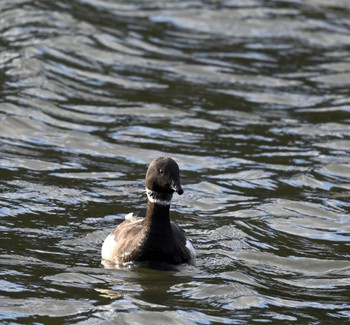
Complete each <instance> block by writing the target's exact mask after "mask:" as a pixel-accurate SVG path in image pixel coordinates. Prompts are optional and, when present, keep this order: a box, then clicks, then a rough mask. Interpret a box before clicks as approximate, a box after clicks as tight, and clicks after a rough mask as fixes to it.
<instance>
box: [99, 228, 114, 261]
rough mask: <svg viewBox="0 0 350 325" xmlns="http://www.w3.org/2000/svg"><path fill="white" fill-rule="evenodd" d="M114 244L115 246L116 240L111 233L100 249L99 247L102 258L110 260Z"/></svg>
mask: <svg viewBox="0 0 350 325" xmlns="http://www.w3.org/2000/svg"><path fill="white" fill-rule="evenodd" d="M116 246H117V242H116V241H115V240H114V234H113V233H111V234H109V235H108V236H107V238H106V239H105V241H104V242H103V245H102V249H101V256H102V258H103V259H105V260H108V261H111V262H112V261H113V251H114V249H115V247H116Z"/></svg>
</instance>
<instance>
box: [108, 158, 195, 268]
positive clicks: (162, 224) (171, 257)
mask: <svg viewBox="0 0 350 325" xmlns="http://www.w3.org/2000/svg"><path fill="white" fill-rule="evenodd" d="M174 192H177V193H178V194H179V195H182V194H183V190H182V187H181V183H180V175H179V166H178V165H177V163H176V162H175V161H174V160H173V159H171V158H165V157H159V158H156V159H154V160H153V161H152V162H151V164H150V165H149V167H148V170H147V173H146V193H147V198H148V200H147V208H146V215H145V217H140V215H138V214H133V213H129V214H128V215H126V216H125V220H124V221H123V222H122V223H121V224H120V225H119V226H117V227H116V228H115V230H114V231H113V232H112V233H111V234H110V235H109V236H107V238H106V239H105V241H104V243H103V246H102V251H101V255H102V259H104V260H107V261H109V262H112V263H115V264H117V265H120V264H121V265H123V264H125V263H128V262H151V263H152V262H154V263H166V264H172V265H177V264H181V263H188V264H192V265H194V264H195V256H196V253H195V250H194V248H193V246H192V244H191V242H190V241H189V240H188V239H187V238H186V237H185V234H184V231H183V230H182V229H181V228H180V227H179V226H178V225H177V223H175V222H174V221H171V220H170V215H169V210H170V203H171V198H172V196H173V193H174Z"/></svg>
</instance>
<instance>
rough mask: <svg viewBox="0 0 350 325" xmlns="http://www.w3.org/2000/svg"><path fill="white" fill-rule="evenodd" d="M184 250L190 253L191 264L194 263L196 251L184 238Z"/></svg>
mask: <svg viewBox="0 0 350 325" xmlns="http://www.w3.org/2000/svg"><path fill="white" fill-rule="evenodd" d="M186 248H187V249H188V250H189V251H190V254H191V262H192V263H193V264H195V263H196V261H195V259H196V250H195V249H194V247H193V245H192V243H191V242H190V241H189V240H188V239H187V238H186Z"/></svg>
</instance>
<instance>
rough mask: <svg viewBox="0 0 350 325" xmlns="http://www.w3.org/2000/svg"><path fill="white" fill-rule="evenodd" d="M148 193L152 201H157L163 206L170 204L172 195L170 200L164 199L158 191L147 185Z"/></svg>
mask: <svg viewBox="0 0 350 325" xmlns="http://www.w3.org/2000/svg"><path fill="white" fill-rule="evenodd" d="M146 193H147V197H148V200H149V201H150V202H152V203H157V204H159V205H163V206H168V205H170V203H171V196H170V200H163V199H161V198H159V194H158V193H157V192H154V191H152V190H150V189H148V188H147V187H146Z"/></svg>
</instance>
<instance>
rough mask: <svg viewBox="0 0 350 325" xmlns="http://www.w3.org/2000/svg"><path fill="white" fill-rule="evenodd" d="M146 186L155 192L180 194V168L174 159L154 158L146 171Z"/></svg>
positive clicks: (181, 191)
mask: <svg viewBox="0 0 350 325" xmlns="http://www.w3.org/2000/svg"><path fill="white" fill-rule="evenodd" d="M146 188H147V189H148V190H149V191H152V192H157V193H164V194H171V195H172V194H173V193H174V192H176V193H178V194H179V195H182V194H183V192H184V191H183V189H182V187H181V182H180V170H179V166H178V165H177V163H176V162H175V160H173V159H171V158H168V157H159V158H156V159H154V160H153V161H152V162H151V164H150V165H149V167H148V170H147V173H146Z"/></svg>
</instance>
